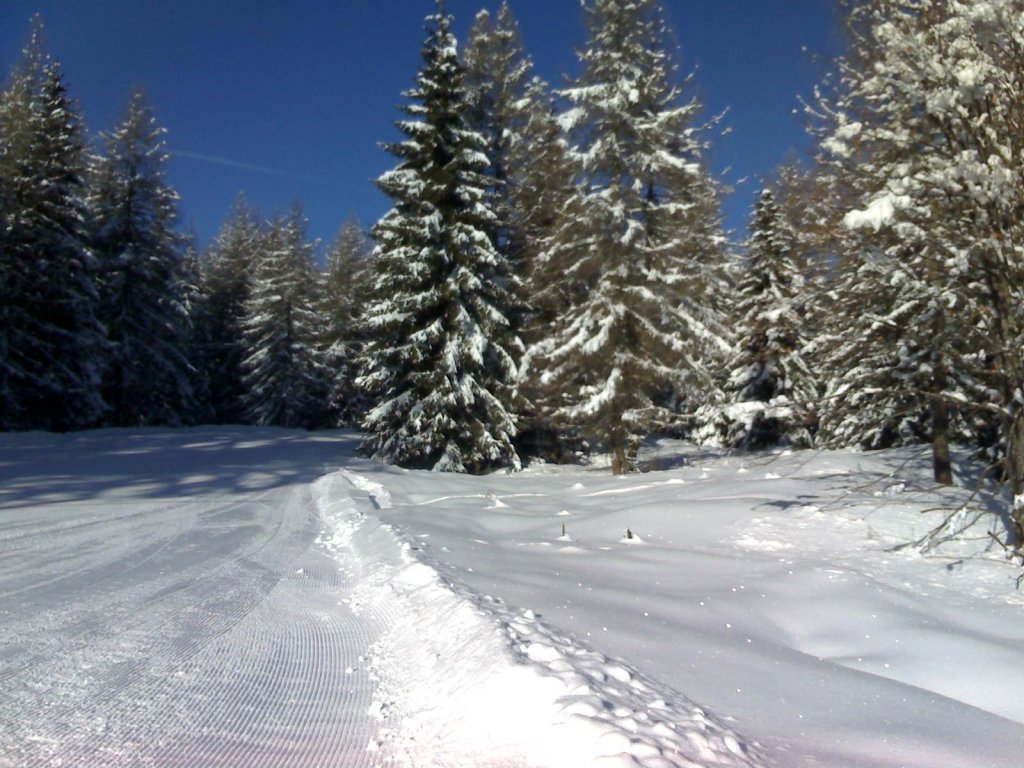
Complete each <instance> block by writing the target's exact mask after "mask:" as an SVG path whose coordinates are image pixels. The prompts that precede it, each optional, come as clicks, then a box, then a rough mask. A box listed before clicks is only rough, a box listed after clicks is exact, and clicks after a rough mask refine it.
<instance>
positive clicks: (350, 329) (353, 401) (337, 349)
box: [323, 219, 372, 424]
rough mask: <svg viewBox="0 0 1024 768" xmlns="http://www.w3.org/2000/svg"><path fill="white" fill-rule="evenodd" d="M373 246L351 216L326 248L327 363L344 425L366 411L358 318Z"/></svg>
mask: <svg viewBox="0 0 1024 768" xmlns="http://www.w3.org/2000/svg"><path fill="white" fill-rule="evenodd" d="M371 249H372V245H371V243H370V240H369V238H368V237H367V236H366V234H365V233H364V232H363V229H362V227H360V226H359V222H358V221H356V220H355V219H349V220H348V221H346V222H345V223H344V224H343V225H342V226H341V229H340V230H339V231H338V237H337V239H336V240H335V241H334V244H333V245H332V246H331V247H330V249H329V250H328V251H327V268H326V271H325V273H324V291H323V294H324V307H323V309H324V315H325V316H326V319H327V335H326V338H325V339H324V343H323V346H324V349H325V352H324V363H325V365H326V366H327V367H328V369H329V370H330V372H331V392H330V396H329V399H330V408H331V411H332V413H333V414H334V419H335V420H336V421H337V422H338V423H341V424H356V423H358V422H359V420H360V419H361V414H362V411H363V410H364V407H363V402H362V398H361V397H360V393H359V391H358V388H357V387H356V384H355V380H356V378H357V376H358V364H357V359H358V354H359V351H360V349H361V347H362V344H361V341H360V339H359V318H360V316H361V314H362V307H363V305H364V303H365V302H366V300H367V296H366V288H367V286H366V285H365V283H366V281H367V270H368V266H369V256H370V251H371Z"/></svg>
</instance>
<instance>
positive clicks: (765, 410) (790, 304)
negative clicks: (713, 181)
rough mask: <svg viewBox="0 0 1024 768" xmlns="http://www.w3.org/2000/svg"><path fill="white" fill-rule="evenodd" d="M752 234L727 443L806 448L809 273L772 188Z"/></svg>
mask: <svg viewBox="0 0 1024 768" xmlns="http://www.w3.org/2000/svg"><path fill="white" fill-rule="evenodd" d="M750 232H751V234H750V240H749V241H748V243H747V259H746V264H745V269H744V271H743V273H742V275H741V276H740V279H739V281H738V283H737V286H736V294H737V300H736V307H735V310H734V315H735V317H736V318H737V320H738V322H737V325H736V340H737V343H738V346H737V348H736V351H735V353H734V355H733V358H732V360H731V365H730V369H731V373H730V376H729V380H728V382H727V385H726V389H727V392H728V400H729V402H730V405H729V407H728V408H727V409H726V410H727V412H728V413H730V414H731V415H732V416H733V418H730V419H728V422H729V423H728V434H727V435H726V437H725V439H726V442H727V444H729V445H737V446H742V447H746V448H755V447H763V446H767V445H773V444H776V443H778V442H785V443H787V444H789V445H797V446H807V445H809V444H810V443H811V442H812V428H813V416H812V413H811V409H813V408H814V406H815V405H816V402H817V392H816V387H815V381H814V377H813V375H812V373H811V370H810V367H809V365H808V363H807V361H806V359H805V358H804V355H803V351H804V348H805V346H806V344H807V339H806V338H805V331H804V327H805V318H804V312H803V311H802V307H801V295H800V294H801V291H802V289H803V286H804V276H803V274H802V272H801V270H800V269H799V268H798V266H797V263H796V236H795V234H794V232H793V231H792V230H791V229H790V227H789V226H788V224H787V222H786V221H785V220H784V219H783V217H782V212H781V211H780V209H779V207H778V205H777V203H776V201H775V196H774V195H773V194H772V192H771V191H770V190H767V189H766V190H764V191H762V193H761V195H760V197H759V199H758V201H757V205H756V206H755V209H754V216H753V221H752V222H751V227H750Z"/></svg>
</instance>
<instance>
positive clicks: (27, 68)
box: [0, 20, 106, 430]
mask: <svg viewBox="0 0 1024 768" xmlns="http://www.w3.org/2000/svg"><path fill="white" fill-rule="evenodd" d="M41 36H42V23H41V22H39V21H38V20H36V22H35V24H34V28H33V33H32V38H31V41H30V43H29V45H28V47H27V48H26V49H25V52H24V58H23V60H22V62H21V64H20V66H19V67H18V68H17V69H16V70H15V72H14V73H13V76H12V78H11V82H10V84H9V85H8V87H7V89H6V90H4V91H3V93H2V94H0V206H2V207H0V428H4V429H54V430H67V429H74V428H79V427H86V426H89V425H91V424H94V423H95V422H96V421H97V419H99V418H100V416H101V415H102V413H103V411H104V408H105V405H104V402H103V398H102V396H101V394H100V367H101V360H102V357H103V354H104V351H105V349H106V342H105V340H104V334H103V328H102V326H101V325H100V323H99V322H98V320H97V318H96V304H97V295H96V290H95V285H94V272H95V260H94V259H93V256H92V254H91V252H90V251H89V249H88V247H87V240H88V237H87V232H86V218H87V208H86V201H85V196H86V182H85V163H84V152H83V139H82V129H81V127H80V123H79V118H78V115H77V114H76V112H75V109H74V105H73V104H72V102H71V101H70V99H69V98H68V96H67V93H66V89H65V86H64V82H63V78H62V76H61V72H60V66H59V65H58V63H57V62H56V61H52V60H51V59H50V58H49V57H48V56H47V55H46V53H45V52H44V50H43V46H42V43H41Z"/></svg>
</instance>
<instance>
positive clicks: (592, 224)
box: [531, 0, 728, 473]
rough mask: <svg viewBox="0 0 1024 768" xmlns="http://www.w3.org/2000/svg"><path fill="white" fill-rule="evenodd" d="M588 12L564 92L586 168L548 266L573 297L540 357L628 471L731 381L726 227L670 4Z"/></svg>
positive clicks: (544, 377)
mask: <svg viewBox="0 0 1024 768" xmlns="http://www.w3.org/2000/svg"><path fill="white" fill-rule="evenodd" d="M586 13H587V16H588V20H589V27H590V42H589V44H588V46H587V48H586V49H585V50H584V51H583V52H582V53H581V54H580V59H581V61H582V64H583V72H582V74H581V76H580V77H579V79H578V80H577V81H576V82H575V83H573V84H572V85H571V87H569V88H567V89H566V90H564V91H563V92H562V95H563V96H564V97H565V98H566V99H567V100H568V101H569V102H570V103H571V105H572V108H571V110H570V111H569V112H568V113H567V114H566V115H565V116H564V124H565V125H566V127H567V128H569V129H570V130H571V131H572V136H573V140H574V142H575V147H574V154H575V158H576V161H577V162H578V163H579V167H580V169H581V173H580V178H579V183H578V185H577V188H576V190H575V191H574V193H573V195H572V196H571V197H570V198H569V200H568V201H567V203H566V205H565V208H564V210H563V215H562V216H561V217H560V221H559V224H558V225H557V227H558V228H557V230H556V232H555V234H554V236H553V238H552V242H551V244H550V247H549V249H548V251H547V252H546V253H545V254H544V255H543V257H542V258H541V259H540V260H539V263H538V265H537V268H538V276H535V278H534V285H537V286H546V288H545V289H544V290H545V291H555V292H557V293H558V294H559V295H558V297H557V299H556V300H555V301H552V302H550V303H552V304H555V303H556V302H558V301H561V302H563V307H564V309H563V313H562V314H561V315H560V316H559V318H558V320H557V322H556V324H555V327H554V328H553V329H552V332H551V333H550V336H549V338H548V339H545V340H544V341H541V342H539V344H540V345H541V348H540V349H538V350H536V351H535V352H534V353H533V354H532V355H531V359H532V363H533V365H534V366H535V367H536V368H537V370H538V373H539V374H540V375H539V381H540V383H541V384H542V385H544V386H545V387H546V388H547V389H548V391H549V392H551V393H552V394H553V395H554V397H553V399H552V401H551V404H552V406H553V408H554V411H553V412H554V414H555V415H556V417H558V418H560V419H561V420H562V421H563V422H564V423H567V424H570V425H576V426H578V427H580V428H582V429H584V430H585V431H587V432H589V433H590V434H592V435H594V436H595V437H598V438H599V439H600V440H601V441H602V442H603V443H604V444H605V445H607V446H608V447H609V449H610V450H611V452H612V454H613V464H612V468H613V471H615V472H617V473H618V472H625V471H629V470H631V469H632V468H633V467H634V464H635V454H636V449H637V447H638V443H639V440H640V439H641V438H642V437H643V436H644V435H646V434H649V433H651V432H652V431H654V430H656V429H658V428H659V427H661V426H663V425H665V424H667V423H669V422H670V421H672V420H673V419H675V418H676V413H675V409H676V407H682V408H684V409H687V410H689V409H692V408H694V407H695V406H696V405H697V404H699V403H701V402H703V401H704V400H706V399H707V398H708V397H710V396H712V395H713V394H714V393H715V391H716V389H717V383H716V378H715V370H714V368H715V367H716V365H717V364H716V365H711V364H709V360H710V355H711V354H714V353H717V354H719V355H721V354H724V352H725V350H726V349H728V344H727V343H726V341H725V340H724V338H723V337H724V336H725V329H724V326H723V324H722V322H721V314H720V313H721V309H722V307H721V305H720V302H721V298H720V297H721V296H722V294H723V293H724V279H725V275H724V271H723V266H724V263H725V257H724V253H723V250H724V247H723V245H724V238H723V236H722V233H721V228H720V217H719V213H718V202H717V199H716V197H715V190H714V186H713V184H712V183H711V181H710V179H709V177H708V175H707V173H706V172H705V170H704V168H703V165H702V154H703V150H704V143H703V138H702V135H703V133H702V130H701V127H700V126H699V125H698V124H697V123H696V120H697V115H698V113H699V111H700V105H699V104H698V102H697V101H696V100H695V99H691V100H689V101H684V100H683V99H682V98H681V88H680V86H679V85H677V84H676V83H675V82H674V80H675V77H676V67H675V65H674V64H673V63H672V56H671V54H670V52H669V50H668V48H667V45H668V41H669V40H670V39H671V36H670V33H669V30H668V29H667V24H666V21H665V19H664V14H663V12H662V10H661V8H660V6H659V5H658V4H657V2H655V1H654V0H594V1H593V2H591V3H589V4H588V5H587V6H586ZM540 300H541V301H542V302H543V301H544V296H543V294H542V295H541V297H540ZM565 304H568V305H569V306H565Z"/></svg>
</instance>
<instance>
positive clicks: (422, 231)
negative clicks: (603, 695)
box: [360, 8, 520, 472]
mask: <svg viewBox="0 0 1024 768" xmlns="http://www.w3.org/2000/svg"><path fill="white" fill-rule="evenodd" d="M427 21H428V27H427V32H428V37H427V40H426V42H425V45H424V48H423V54H422V56H423V63H422V65H421V68H420V71H419V74H418V77H417V84H416V87H415V88H414V89H413V90H411V91H409V92H408V93H407V94H406V95H407V96H408V97H409V98H410V99H411V100H412V102H413V103H411V104H409V105H407V106H405V107H403V111H404V112H405V114H406V115H408V116H409V119H407V120H403V121H400V122H399V123H398V127H399V129H400V130H401V131H402V133H403V134H405V137H406V139H405V140H404V141H403V142H401V143H397V144H392V145H390V146H389V151H390V152H391V154H393V155H394V156H395V157H396V158H398V160H399V161H400V163H399V165H398V167H397V168H395V169H394V170H393V171H390V172H388V173H386V174H385V175H384V176H382V177H381V179H380V180H379V181H378V185H379V186H380V188H381V189H382V190H383V191H384V192H385V193H386V194H387V195H388V196H389V197H390V198H391V200H392V201H393V204H394V207H393V208H392V209H391V210H390V211H389V212H388V213H387V214H385V216H384V217H383V218H382V219H381V220H380V222H378V223H377V225H376V226H375V227H374V230H373V236H374V239H375V240H376V242H377V246H376V248H375V250H374V254H373V263H374V265H375V270H376V286H375V298H374V299H373V300H372V301H371V302H370V304H369V306H368V308H367V310H366V313H365V316H364V321H363V325H364V328H365V329H366V333H367V336H368V337H369V339H370V340H369V342H368V343H367V345H366V349H365V351H364V355H363V361H364V363H365V366H366V367H365V373H364V374H363V375H362V377H361V378H360V382H361V384H362V386H363V387H364V388H365V389H366V391H367V392H368V394H369V396H370V397H371V399H372V401H373V403H374V407H373V408H372V409H371V410H370V412H369V413H368V415H367V417H366V419H365V422H364V426H365V429H366V431H367V432H368V433H369V434H368V437H367V440H366V442H365V445H364V448H365V450H366V452H367V453H369V454H371V455H373V456H375V457H376V458H378V459H380V460H384V461H390V462H394V463H396V464H400V465H402V466H408V467H424V468H431V469H434V470H438V471H453V472H462V471H471V472H482V471H485V470H488V469H491V468H494V467H499V466H503V465H504V466H507V465H512V466H516V465H517V464H518V457H517V455H516V452H515V449H514V448H513V445H512V438H513V437H514V435H515V432H516V419H515V417H514V416H513V415H512V413H510V412H509V409H508V407H507V405H508V404H509V403H510V402H511V398H512V383H513V381H514V379H515V376H516V358H517V356H518V355H519V353H520V349H519V347H520V345H519V341H518V338H517V337H515V336H514V335H513V333H512V331H511V329H510V327H509V320H508V306H509V294H508V290H507V288H506V285H507V282H508V274H507V272H508V270H507V265H506V264H505V262H504V260H503V258H502V256H501V254H500V253H499V252H498V251H497V250H496V248H495V246H494V244H493V242H492V241H491V239H490V237H489V236H488V232H489V231H490V230H491V229H492V228H493V226H494V223H495V216H494V214H493V212H492V211H491V210H490V208H489V206H488V201H487V194H486V189H487V186H488V184H489V182H488V180H487V178H486V177H485V176H484V171H485V170H486V168H487V158H486V155H485V154H484V150H485V148H486V144H485V141H484V139H483V137H482V136H480V134H479V133H477V132H475V131H473V130H471V129H470V126H469V123H468V102H467V100H466V95H465V91H464V87H463V70H462V66H461V64H460V63H459V60H458V56H457V47H456V42H455V39H454V37H453V36H452V33H451V24H452V19H451V17H450V16H446V15H445V14H444V13H443V12H442V11H441V10H440V8H439V11H438V13H437V14H435V15H433V16H430V17H428V20H427Z"/></svg>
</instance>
